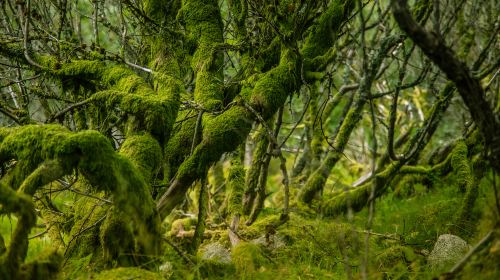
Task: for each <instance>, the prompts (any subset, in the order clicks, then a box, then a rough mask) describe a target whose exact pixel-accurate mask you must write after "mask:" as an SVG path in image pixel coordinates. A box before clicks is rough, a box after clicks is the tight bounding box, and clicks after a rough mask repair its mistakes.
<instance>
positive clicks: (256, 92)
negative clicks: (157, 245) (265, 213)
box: [157, 0, 351, 216]
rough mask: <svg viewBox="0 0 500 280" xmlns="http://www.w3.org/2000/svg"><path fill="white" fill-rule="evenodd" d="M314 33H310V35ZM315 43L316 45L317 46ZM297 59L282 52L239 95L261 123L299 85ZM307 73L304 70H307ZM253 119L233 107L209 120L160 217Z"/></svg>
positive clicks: (339, 18)
mask: <svg viewBox="0 0 500 280" xmlns="http://www.w3.org/2000/svg"><path fill="white" fill-rule="evenodd" d="M346 3H351V1H346V0H338V1H334V2H333V3H332V5H340V6H342V7H345V6H346V5H345V4H346ZM348 11H349V9H347V8H345V10H344V9H342V11H341V12H338V13H335V14H334V17H335V20H333V19H332V22H334V23H336V24H331V25H329V26H330V28H331V30H333V31H332V32H333V33H335V32H338V30H339V29H340V26H341V23H343V22H344V20H345V19H346V18H347V14H348ZM314 32H316V31H313V33H314ZM316 43H317V42H316ZM297 64H298V61H297V57H296V54H295V53H293V52H292V51H290V50H286V49H285V50H282V53H281V59H280V63H279V65H278V66H276V67H274V68H272V69H271V70H269V71H268V72H266V73H265V74H263V75H262V76H261V77H260V78H259V80H258V81H257V82H256V84H255V87H254V88H253V89H249V88H243V89H242V92H241V95H242V97H243V98H244V99H246V101H245V102H248V105H250V106H251V107H252V108H253V109H254V110H256V111H257V112H258V113H259V114H260V115H261V116H262V118H264V120H268V119H269V118H270V117H272V116H273V115H274V114H275V112H276V111H277V110H278V108H279V107H281V106H283V104H284V103H285V101H286V99H287V98H288V96H289V94H291V93H292V92H294V91H295V90H296V89H297V88H298V85H299V82H298V81H299V79H298V75H297V71H296V69H297ZM306 70H307V69H306ZM254 118H255V116H254V115H253V113H252V112H249V110H247V109H246V108H245V107H244V106H241V105H236V106H233V107H231V108H230V109H228V110H227V111H225V112H224V113H223V114H221V115H219V116H216V117H213V119H211V120H208V121H207V122H206V124H205V127H204V130H203V137H202V140H201V143H200V144H199V145H198V146H197V147H196V149H195V151H194V152H193V154H192V155H191V156H190V157H189V158H188V159H186V161H184V162H183V163H182V165H181V166H180V167H179V170H178V171H177V174H176V177H175V180H174V181H173V183H172V184H171V185H170V187H169V189H168V190H167V192H166V193H165V194H164V195H163V196H162V197H161V198H160V200H159V201H158V204H157V208H158V210H159V212H160V214H161V215H162V216H165V215H166V214H168V213H170V211H171V210H172V209H173V208H174V207H175V206H176V205H177V204H179V203H180V202H181V201H182V200H183V195H184V193H185V192H186V190H187V188H188V187H189V186H190V185H191V184H192V183H193V182H194V181H195V180H196V179H198V178H201V176H203V174H205V172H206V170H207V169H208V167H209V166H210V165H211V164H212V163H214V162H215V161H217V160H218V159H219V158H220V156H221V155H222V154H223V153H225V152H229V151H232V150H234V149H236V147H237V146H238V145H239V144H241V143H242V142H243V140H244V139H245V138H246V136H247V134H248V133H249V132H250V129H251V124H252V122H253V120H254Z"/></svg>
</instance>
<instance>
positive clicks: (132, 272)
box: [93, 267, 164, 280]
mask: <svg viewBox="0 0 500 280" xmlns="http://www.w3.org/2000/svg"><path fill="white" fill-rule="evenodd" d="M93 279H95V280H109V279H116V280H128V279H137V280H163V279H164V278H163V277H162V276H161V275H160V274H158V273H154V272H151V271H147V270H144V269H140V268H137V267H120V268H115V269H111V270H106V271H103V272H101V273H99V274H97V275H95V276H94V278H93Z"/></svg>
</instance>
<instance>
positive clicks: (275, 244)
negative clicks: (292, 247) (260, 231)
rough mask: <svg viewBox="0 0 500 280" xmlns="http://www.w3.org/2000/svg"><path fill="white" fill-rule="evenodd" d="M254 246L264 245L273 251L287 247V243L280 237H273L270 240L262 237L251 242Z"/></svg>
mask: <svg viewBox="0 0 500 280" xmlns="http://www.w3.org/2000/svg"><path fill="white" fill-rule="evenodd" d="M250 243H252V244H256V245H262V246H263V247H266V248H268V249H270V250H272V251H274V250H277V249H280V248H283V247H285V245H286V244H285V241H283V239H282V238H281V237H279V236H278V235H276V234H274V235H271V236H270V237H269V238H268V239H267V238H266V237H265V236H264V235H262V236H261V237H259V238H257V239H254V240H252V241H250Z"/></svg>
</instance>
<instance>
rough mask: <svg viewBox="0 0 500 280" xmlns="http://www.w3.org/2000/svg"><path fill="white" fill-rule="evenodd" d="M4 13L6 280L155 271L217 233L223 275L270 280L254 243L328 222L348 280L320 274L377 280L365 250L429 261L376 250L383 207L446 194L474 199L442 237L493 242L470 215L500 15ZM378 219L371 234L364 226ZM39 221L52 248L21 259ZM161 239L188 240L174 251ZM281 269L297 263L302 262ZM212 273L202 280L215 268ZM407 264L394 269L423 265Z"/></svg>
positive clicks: (423, 4) (34, 8)
mask: <svg viewBox="0 0 500 280" xmlns="http://www.w3.org/2000/svg"><path fill="white" fill-rule="evenodd" d="M1 8H2V9H1V11H2V31H1V34H2V35H1V38H0V56H1V60H0V67H1V71H2V72H1V73H2V74H1V75H2V84H1V88H0V93H1V96H2V99H1V100H0V113H1V114H0V122H1V123H2V125H3V127H2V128H0V163H1V168H0V171H1V174H0V175H1V179H0V194H1V196H0V203H1V205H2V208H1V210H2V213H5V214H10V213H13V214H15V215H16V217H17V223H16V226H15V230H14V231H13V232H12V233H11V234H10V235H9V237H10V243H9V242H7V243H6V244H7V246H2V245H3V244H4V242H3V238H2V239H0V240H2V242H0V253H1V254H2V257H1V259H0V275H2V276H4V277H6V278H19V277H25V278H30V277H49V276H48V275H49V274H52V273H55V272H56V271H57V270H60V269H61V268H62V270H63V274H64V275H65V276H66V277H72V276H68V273H71V272H72V271H73V272H74V271H79V270H85V268H84V265H83V263H91V264H92V265H93V266H94V270H95V271H100V270H104V269H106V268H112V267H117V266H143V267H145V268H149V269H151V270H154V269H156V268H157V266H158V264H159V263H161V261H164V260H165V259H168V260H170V261H171V260H172V259H175V258H181V259H182V261H183V262H185V263H184V265H186V263H187V265H188V266H192V265H193V264H194V262H196V260H194V261H193V260H192V259H190V255H194V254H195V253H196V252H197V251H198V248H199V246H200V245H201V244H202V242H203V239H204V237H207V236H212V238H214V239H218V240H222V241H221V242H224V241H223V240H224V239H223V238H221V237H220V235H221V233H220V232H221V231H222V230H224V232H225V231H226V230H227V235H228V236H229V241H227V243H228V244H227V245H229V243H230V244H231V246H233V247H234V249H233V261H234V267H235V268H236V272H228V273H237V275H242V274H245V273H246V274H248V273H257V272H256V271H257V270H258V269H257V268H258V267H260V266H263V267H266V266H265V265H264V263H265V262H267V261H270V262H271V263H273V262H274V265H275V269H276V266H277V267H279V265H277V264H276V262H275V261H274V260H273V259H272V257H269V256H268V255H266V256H267V259H266V258H264V257H262V259H259V258H257V257H256V255H260V254H261V253H262V252H261V251H260V250H261V249H260V248H255V246H254V247H252V246H250V245H249V244H248V243H247V242H245V241H249V238H250V237H252V236H253V235H258V234H264V236H265V239H266V240H267V242H268V243H269V240H271V239H270V238H272V237H273V236H275V235H277V234H276V232H279V231H280V230H289V228H290V227H292V228H293V226H294V225H296V224H297V223H299V224H302V225H304V226H305V225H311V221H314V220H317V219H318V217H322V219H320V220H317V221H318V223H319V224H316V226H319V227H321V228H322V229H324V230H328V231H330V232H336V233H338V236H337V237H335V238H333V239H332V238H331V237H327V236H322V237H321V232H319V233H316V235H314V234H313V235H312V236H313V238H314V240H316V241H314V242H316V243H319V244H320V245H321V244H322V243H321V242H327V243H328V242H330V243H332V242H333V243H335V244H337V245H338V246H337V247H335V248H333V249H331V250H335V252H336V253H335V254H337V253H338V254H339V255H338V256H337V255H335V254H331V253H330V254H329V255H330V258H331V255H334V258H336V257H338V258H341V259H342V263H343V264H344V265H345V266H344V267H345V269H338V271H337V269H336V268H334V266H335V264H336V262H334V261H332V263H329V261H330V260H331V259H328V257H327V256H322V258H325V264H324V265H323V266H321V265H319V269H323V272H324V271H330V272H331V271H334V272H335V273H339V274H340V275H341V276H342V277H352V274H353V273H360V275H361V276H362V277H364V278H367V277H368V275H369V272H370V271H371V272H372V273H374V274H373V275H374V276H377V275H378V274H376V272H380V273H382V274H381V275H383V273H389V272H387V271H385V270H384V269H385V268H384V267H385V265H387V263H386V262H385V261H386V260H385V259H383V258H382V259H380V258H371V257H370V256H372V255H373V254H372V253H371V252H370V248H372V247H373V249H372V250H380V252H381V253H378V254H376V255H382V256H385V257H388V258H389V257H391V256H393V255H390V256H388V255H387V254H389V253H388V252H386V251H383V249H390V250H393V252H392V253H391V254H396V255H397V254H407V253H408V252H413V251H414V250H416V249H415V248H413V247H402V246H409V245H411V244H409V243H408V241H407V240H406V241H405V240H404V238H406V239H408V238H409V239H411V238H414V237H408V236H404V232H403V238H402V239H401V238H400V239H399V241H400V244H398V246H400V247H397V248H399V249H395V248H396V247H391V246H388V247H389V248H381V247H377V246H374V245H373V244H371V243H370V242H372V241H371V240H372V239H371V238H370V235H371V230H372V228H373V227H375V228H377V226H378V227H380V225H377V220H376V218H377V214H376V213H377V211H380V212H381V213H385V212H384V211H388V212H389V213H390V210H388V209H390V206H389V204H390V202H388V201H390V200H387V198H386V196H384V195H387V196H388V197H389V198H391V199H392V197H394V196H401V197H402V199H405V198H407V197H408V196H409V197H413V196H415V195H418V194H419V193H427V192H429V193H431V190H433V189H439V187H440V186H441V187H442V186H443V185H444V186H446V185H452V186H453V187H454V188H453V189H454V190H456V191H457V193H449V192H447V191H445V192H439V191H437V192H438V193H437V194H435V196H434V197H435V199H436V200H438V201H441V200H442V199H443V197H442V196H440V195H442V194H443V193H444V194H445V195H444V196H445V197H446V196H457V197H459V198H460V199H459V201H454V202H453V203H455V204H446V205H445V207H451V205H453V206H452V207H456V209H457V211H456V213H453V215H451V214H446V213H444V214H443V213H442V216H439V215H438V217H441V218H442V217H445V219H449V220H450V221H451V222H450V224H449V225H443V223H441V224H439V223H438V224H434V225H433V226H434V227H433V230H432V231H435V233H436V234H437V233H444V232H450V233H454V234H456V235H459V236H461V237H463V238H469V239H470V240H471V241H473V240H474V238H475V237H476V236H481V235H482V234H484V232H482V231H481V228H479V229H477V228H476V226H477V224H478V223H479V224H482V225H483V224H484V225H483V228H487V229H488V230H491V228H495V227H493V226H492V225H493V224H495V223H496V221H497V219H498V212H495V211H497V210H498V209H497V210H492V211H490V210H491V209H490V210H485V209H480V210H477V209H476V208H475V205H476V201H477V199H483V200H485V201H489V202H488V203H498V200H497V193H496V189H495V188H494V187H495V183H494V182H495V178H496V175H495V174H496V171H498V162H499V161H498V157H499V155H500V153H499V151H498V149H499V148H498V147H500V145H498V142H499V141H500V137H499V134H498V133H499V130H498V126H499V123H498V122H499V120H498V117H497V115H498V113H497V110H498V94H499V93H500V92H499V82H498V81H499V80H498V78H497V75H498V69H499V68H498V64H499V60H498V57H499V55H498V50H499V48H498V27H499V26H500V24H499V22H498V21H499V18H498V14H499V13H498V11H499V8H500V7H499V6H498V4H497V3H496V1H488V0H484V1H479V2H477V1H475V2H474V1H463V0H446V1H430V0H417V1H414V2H413V1H412V2H411V3H410V5H409V6H408V4H407V3H406V1H396V0H394V1H370V2H366V3H363V2H362V1H354V0H333V1H307V0H300V1H299V0H297V1H294V0H286V1H254V0H241V1H240V0H228V1H216V0H208V1H207V0H205V1H202V0H183V1H179V0H148V1H142V2H140V1H112V0H106V1H103V0H92V1H83V0H79V1H66V0H60V1H38V0H28V1H2V2H1ZM455 92H458V93H459V94H458V95H457V94H456V93H455ZM488 180H489V181H488ZM481 182H483V183H481ZM418 186H424V187H425V191H423V190H419V189H418ZM480 186H483V187H482V188H480ZM492 187H493V188H492ZM444 189H446V190H448V189H447V188H444ZM483 189H484V190H483ZM485 194H487V195H485ZM485 196H486V197H487V198H485ZM382 197H383V199H386V200H383V199H382V200H380V205H381V206H380V207H376V206H375V201H376V198H382ZM430 197H433V196H430ZM409 205H411V204H409ZM488 205H489V204H488ZM497 205H498V204H497ZM366 206H368V207H367V210H365V211H367V212H366V213H363V214H362V217H365V218H363V220H362V222H360V221H359V220H358V221H356V219H354V220H353V216H352V212H353V211H354V212H357V211H360V210H362V209H365V208H366ZM174 209H177V210H174ZM439 209H441V208H439ZM474 209H475V210H474ZM488 211H489V212H488ZM415 212H419V211H418V209H416V210H415ZM477 212H484V213H483V215H479V214H477ZM491 212H493V213H494V214H491ZM343 213H347V215H345V216H344V215H341V214H343ZM488 213H489V214H488ZM192 215H194V216H195V217H197V219H196V221H191V220H190V218H188V219H186V218H185V217H186V216H187V217H191V216H192ZM411 215H412V214H411V213H407V216H408V217H411ZM488 215H493V216H488ZM259 217H261V218H260V219H259ZM327 217H330V218H331V217H334V218H337V219H340V220H336V221H332V220H325V219H327ZM358 217H361V216H358ZM480 217H483V218H482V219H483V220H481V219H480ZM181 218H185V219H181ZM478 221H486V222H478ZM387 222H388V223H389V221H387ZM441 222H442V221H441ZM344 223H345V224H344ZM418 223H419V220H418V219H417V218H415V219H414V220H412V226H413V224H418ZM36 224H39V225H42V227H43V228H44V230H43V231H42V232H41V234H40V236H49V238H50V242H51V245H52V246H53V247H54V248H55V249H54V251H53V252H51V253H48V254H46V255H45V256H41V257H39V258H34V259H33V261H31V262H27V263H25V262H24V260H25V258H26V255H27V254H28V249H29V246H28V243H29V242H28V237H29V236H30V231H31V229H32V228H33V227H34V226H35V225H36ZM348 225H349V226H348ZM191 226H193V230H192V231H189V230H188V228H189V227H191ZM332 227H333V228H332ZM414 227H418V226H414ZM166 228H170V232H171V233H174V234H173V235H174V236H177V237H179V235H180V236H184V235H183V234H187V235H188V236H187V237H186V238H181V241H180V242H181V243H182V240H188V243H189V244H188V245H186V246H184V247H183V246H180V245H179V244H177V245H175V244H174V243H176V242H177V243H179V240H174V242H173V241H172V240H171V239H166V240H165V237H164V233H165V231H166ZM359 228H362V229H363V230H365V231H364V232H361V233H360V231H359V230H358V229H359ZM384 230H386V229H384ZM35 232H36V231H35ZM217 232H218V233H217ZM304 233H308V230H307V229H303V230H302V234H304ZM413 233H414V232H413ZM417 233H418V231H417ZM31 234H35V233H33V232H32V233H31ZM281 234H283V233H281ZM360 234H363V235H364V236H365V238H364V240H362V239H360V238H359V237H360V236H358V235H360ZM223 235H224V236H226V234H223ZM290 236H291V237H290V238H292V240H295V239H300V238H297V235H294V234H291V233H290ZM315 236H317V238H320V237H321V238H323V239H317V238H315ZM382 236H383V237H387V236H388V235H384V234H382ZM417 236H418V234H417ZM424 236H425V237H419V238H421V239H424V238H426V237H429V236H431V235H429V234H427V235H425V234H424ZM489 236H495V235H494V234H490V235H489ZM254 237H256V236H254ZM294 238H295V239H294ZM174 239H175V238H174ZM205 239H206V238H205ZM318 240H319V241H318ZM492 240H495V239H494V238H489V239H488V242H490V243H491V241H492ZM172 242H173V243H172ZM184 242H186V241H184ZM314 242H313V243H314ZM290 243H292V244H295V245H290V244H288V245H289V248H294V247H293V246H298V245H297V244H300V242H295V243H293V242H291V241H290ZM493 243H494V242H493ZM166 244H170V245H172V246H173V248H175V250H176V252H177V253H178V254H177V255H176V256H171V255H169V254H168V252H169V250H172V248H171V247H168V246H167V245H166ZM205 244H206V243H205ZM413 245H415V244H413ZM417 245H419V246H420V245H422V244H420V243H419V244H417ZM165 246H167V248H165ZM179 246H180V247H179ZM426 246H429V245H428V244H427V245H426ZM319 247H320V248H322V247H323V248H324V246H323V245H321V246H319ZM417 247H418V246H417ZM2 248H4V249H2ZM297 248H301V247H297ZM420 249H421V248H419V250H420ZM253 250H256V251H253ZM301 250H304V248H301ZM315 250H317V252H321V249H318V248H316V249H315ZM318 250H319V251H318ZM398 250H399V251H398ZM186 252H187V253H186ZM237 252H240V253H237ZM249 252H252V253H249ZM317 252H316V253H314V254H317ZM405 252H406V253H405ZM245 254H246V255H245ZM408 254H409V253H408ZM179 255H180V257H179ZM327 255H328V254H327ZM245 256H246V257H245ZM285 256H286V257H287V258H289V259H290V260H289V262H290V263H286V265H289V266H290V265H293V264H296V263H297V262H298V263H300V261H298V258H297V256H294V255H293V254H288V255H285ZM318 256H321V254H319V255H317V256H316V257H318ZM405 256H406V255H405ZM487 257H489V258H491V256H490V255H488V256H487ZM497 257H498V256H497ZM396 259H401V258H398V257H396ZM408 259H409V257H407V258H406V259H405V262H406V264H408V262H413V261H412V260H409V261H408ZM494 260H495V259H494V258H493V259H492V261H493V263H494ZM68 262H69V263H71V264H72V265H67V264H68ZM415 262H416V263H417V264H414V265H413V266H417V267H424V266H422V265H420V264H418V261H415ZM200 263H201V264H200V265H199V266H196V267H197V268H196V269H199V270H200V271H201V272H202V273H205V274H208V276H211V273H212V272H214V271H216V269H215V268H213V267H209V266H208V264H206V263H203V262H200ZM250 264H252V265H250ZM383 264H385V265H383ZM253 266H255V269H254V270H255V271H246V270H245V271H243V272H242V271H241V269H243V268H246V267H253ZM387 266H390V265H387ZM200 267H201V268H200ZM353 267H354V268H355V269H354V270H353V269H352V268H353ZM403 267H404V265H403ZM408 267H410V266H409V265H408V266H407V268H406V270H404V269H403V271H396V272H394V273H402V274H405V273H418V272H419V269H420V268H411V269H409V268H408ZM176 268H177V269H176V270H175V271H176V273H179V271H180V269H179V268H178V267H176ZM212 269H215V270H212ZM421 269H422V270H423V271H427V270H426V269H425V268H421ZM460 269H462V268H460ZM278 270H279V269H278ZM486 270H487V271H491V269H490V268H489V267H486ZM189 271H191V272H192V271H193V269H192V267H191V269H190V270H189ZM465 271H467V269H466V270H465ZM471 271H474V270H473V269H472V270H471ZM495 271H496V270H495ZM320 272H321V270H320ZM320 272H318V273H320ZM390 273H393V272H390ZM457 273H458V271H454V272H453V273H452V274H457ZM230 275H232V274H230ZM319 275H321V274H318V275H317V276H318V277H320V276H319ZM429 275H430V274H429ZM73 276H75V275H73ZM323 276H325V275H323ZM341 276H339V277H341ZM256 277H257V276H256ZM325 277H327V276H325Z"/></svg>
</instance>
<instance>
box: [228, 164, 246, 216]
mask: <svg viewBox="0 0 500 280" xmlns="http://www.w3.org/2000/svg"><path fill="white" fill-rule="evenodd" d="M226 184H227V190H228V191H227V212H228V214H230V215H241V214H242V212H243V208H242V198H243V192H244V187H245V169H244V168H243V165H242V163H241V159H240V155H239V154H236V155H233V157H232V158H231V167H230V169H229V174H228V177H227V181H226Z"/></svg>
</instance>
